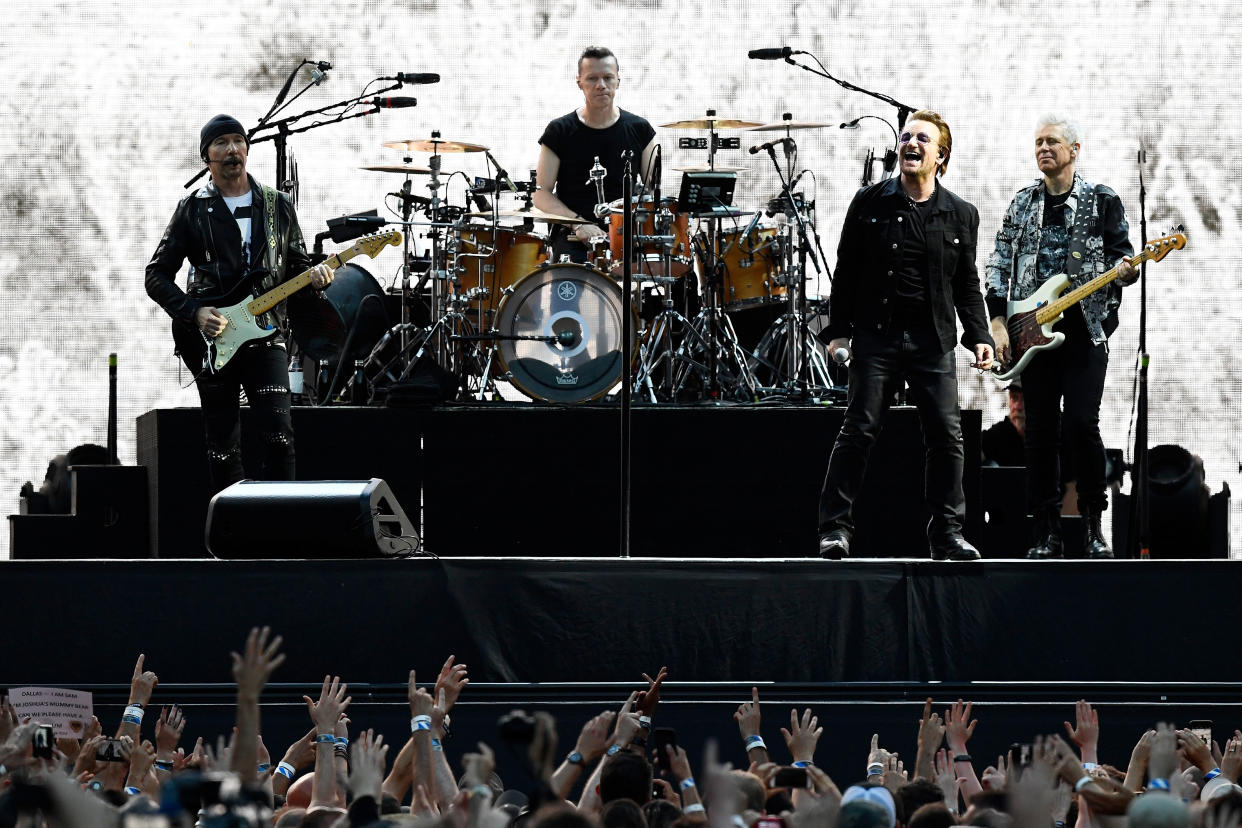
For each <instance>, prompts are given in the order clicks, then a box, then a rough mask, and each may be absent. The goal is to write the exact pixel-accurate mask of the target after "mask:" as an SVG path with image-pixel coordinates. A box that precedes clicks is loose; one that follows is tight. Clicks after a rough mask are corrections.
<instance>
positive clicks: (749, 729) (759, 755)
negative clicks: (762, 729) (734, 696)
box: [733, 687, 771, 765]
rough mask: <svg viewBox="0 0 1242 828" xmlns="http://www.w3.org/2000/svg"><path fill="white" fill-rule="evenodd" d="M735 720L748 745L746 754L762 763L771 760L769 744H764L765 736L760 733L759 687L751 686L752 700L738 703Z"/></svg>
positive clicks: (746, 745) (752, 759) (744, 741)
mask: <svg viewBox="0 0 1242 828" xmlns="http://www.w3.org/2000/svg"><path fill="white" fill-rule="evenodd" d="M733 720H734V721H736V722H737V729H738V733H740V734H741V736H742V744H743V745H744V746H745V747H746V755H747V756H748V757H749V758H750V761H751V762H757V763H759V764H761V765H762V764H763V763H764V762H770V761H771V757H769V755H768V746H767V745H766V744H764V741H763V737H762V736H761V735H759V726H760V723H761V720H762V716H761V714H760V711H759V688H758V687H752V688H750V701H748V702H742V703H741V704H740V705H738V707H737V712H736V713H734V714H733Z"/></svg>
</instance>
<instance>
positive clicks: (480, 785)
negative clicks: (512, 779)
mask: <svg viewBox="0 0 1242 828" xmlns="http://www.w3.org/2000/svg"><path fill="white" fill-rule="evenodd" d="M478 746H479V752H478V753H467V754H466V755H465V756H463V757H462V760H461V763H462V766H463V767H464V768H465V769H466V773H465V775H464V776H463V778H462V783H463V785H462V788H463V789H464V790H467V791H470V792H471V793H472V794H476V795H481V794H482V793H483V791H484V790H487V791H488V794H487V796H488V797H489V799H487V800H485V802H488V803H490V795H491V778H492V771H494V770H495V769H496V754H495V753H493V752H492V749H491V748H490V747H488V746H487V745H485V744H484V743H483V742H479V743H478ZM478 798H479V797H478V796H472V797H471V802H472V803H473V802H474V801H475V800H476V799H478Z"/></svg>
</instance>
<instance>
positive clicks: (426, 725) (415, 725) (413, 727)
mask: <svg viewBox="0 0 1242 828" xmlns="http://www.w3.org/2000/svg"><path fill="white" fill-rule="evenodd" d="M420 730H431V717H430V716H428V715H427V714H426V713H424V714H423V715H421V716H415V717H414V718H412V719H410V732H411V733H417V732H418V731H420Z"/></svg>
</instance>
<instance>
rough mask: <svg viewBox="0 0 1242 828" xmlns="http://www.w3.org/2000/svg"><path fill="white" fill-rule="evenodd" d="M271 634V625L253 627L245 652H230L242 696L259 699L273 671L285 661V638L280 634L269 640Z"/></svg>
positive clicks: (238, 688) (239, 692)
mask: <svg viewBox="0 0 1242 828" xmlns="http://www.w3.org/2000/svg"><path fill="white" fill-rule="evenodd" d="M271 634H272V630H271V628H270V627H263V628H262V629H260V628H259V627H251V628H250V634H249V635H248V636H246V648H245V652H244V654H242V655H238V654H237V653H229V655H230V656H231V657H232V659H233V680H234V681H236V682H237V695H238V696H239V697H240V698H245V699H257V698H258V697H259V694H260V693H261V692H262V691H263V688H264V686H265V685H266V684H267V680H268V678H269V677H271V675H272V671H273V670H275V669H276V668H277V667H279V666H280V665H281V664H283V663H284V661H285V656H284V654H283V653H281V652H280V645H281V642H282V641H283V640H284V639H282V638H281V637H280V636H279V635H278V636H276V637H275V638H273V639H272V640H271V641H270V642H269V641H268V636H270V635H271Z"/></svg>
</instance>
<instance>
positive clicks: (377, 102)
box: [370, 97, 418, 109]
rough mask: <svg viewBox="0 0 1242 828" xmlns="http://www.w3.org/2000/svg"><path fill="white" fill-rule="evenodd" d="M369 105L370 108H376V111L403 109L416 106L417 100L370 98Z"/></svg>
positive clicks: (406, 98) (407, 98)
mask: <svg viewBox="0 0 1242 828" xmlns="http://www.w3.org/2000/svg"><path fill="white" fill-rule="evenodd" d="M370 104H371V106H374V107H377V108H378V109H405V108H406V107H407V106H418V98H409V97H396V98H393V97H384V98H372V99H371V100H370Z"/></svg>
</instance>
